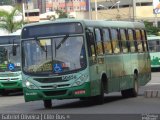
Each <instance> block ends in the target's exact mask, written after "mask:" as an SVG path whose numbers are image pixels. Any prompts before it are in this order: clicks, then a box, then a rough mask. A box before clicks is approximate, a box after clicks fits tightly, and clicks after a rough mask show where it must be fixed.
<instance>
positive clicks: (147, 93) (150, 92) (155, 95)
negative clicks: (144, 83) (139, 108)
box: [144, 90, 160, 98]
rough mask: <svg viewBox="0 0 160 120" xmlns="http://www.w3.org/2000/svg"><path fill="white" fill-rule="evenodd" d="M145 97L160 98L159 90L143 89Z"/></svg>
mask: <svg viewBox="0 0 160 120" xmlns="http://www.w3.org/2000/svg"><path fill="white" fill-rule="evenodd" d="M144 97H146V98H160V90H146V91H144Z"/></svg>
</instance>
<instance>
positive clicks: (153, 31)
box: [144, 21, 160, 35]
mask: <svg viewBox="0 0 160 120" xmlns="http://www.w3.org/2000/svg"><path fill="white" fill-rule="evenodd" d="M144 24H145V27H146V31H147V34H148V35H158V32H159V31H160V28H158V27H154V26H153V25H152V23H150V22H147V21H144Z"/></svg>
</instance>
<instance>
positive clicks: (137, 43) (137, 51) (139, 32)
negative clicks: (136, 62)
mask: <svg viewBox="0 0 160 120" xmlns="http://www.w3.org/2000/svg"><path fill="white" fill-rule="evenodd" d="M137 30H138V31H139V33H140V40H138V39H137V35H136V34H137V33H136V31H137ZM135 38H136V41H137V42H138V41H140V42H141V44H142V51H140V50H139V49H138V43H137V52H138V53H143V52H144V48H143V40H142V35H141V29H135Z"/></svg>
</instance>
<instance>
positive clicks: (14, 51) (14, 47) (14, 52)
mask: <svg viewBox="0 0 160 120" xmlns="http://www.w3.org/2000/svg"><path fill="white" fill-rule="evenodd" d="M16 53H17V48H16V46H15V45H13V46H12V54H13V56H16Z"/></svg>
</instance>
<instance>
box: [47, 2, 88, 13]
mask: <svg viewBox="0 0 160 120" xmlns="http://www.w3.org/2000/svg"><path fill="white" fill-rule="evenodd" d="M88 3H89V0H46V11H55V10H63V11H66V12H67V13H70V12H77V11H78V12H80V11H88V10H89V7H88V5H89V4H88Z"/></svg>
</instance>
